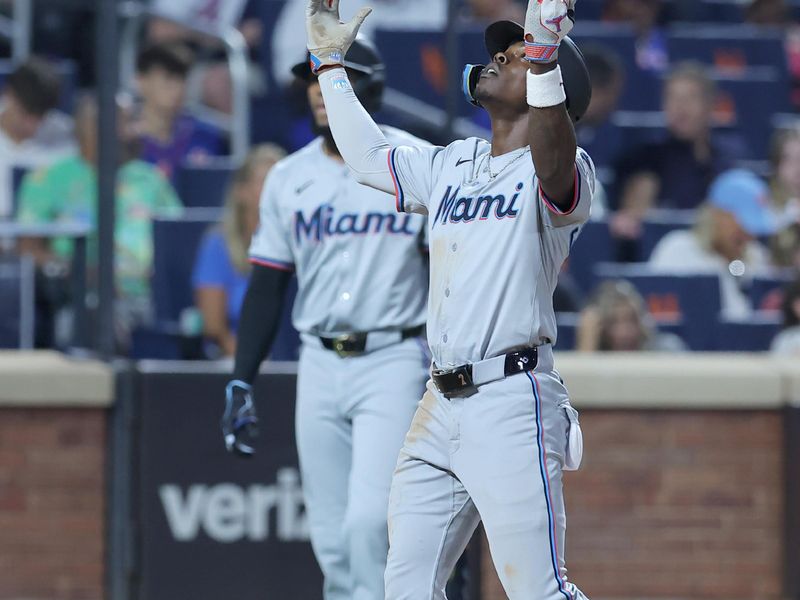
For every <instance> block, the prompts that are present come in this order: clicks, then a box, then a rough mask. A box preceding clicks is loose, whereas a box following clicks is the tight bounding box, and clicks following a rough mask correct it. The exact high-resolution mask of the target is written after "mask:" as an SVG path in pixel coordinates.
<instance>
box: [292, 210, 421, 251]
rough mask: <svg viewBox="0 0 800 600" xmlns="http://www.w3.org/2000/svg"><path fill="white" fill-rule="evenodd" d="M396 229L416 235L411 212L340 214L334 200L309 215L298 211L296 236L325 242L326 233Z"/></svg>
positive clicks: (382, 231)
mask: <svg viewBox="0 0 800 600" xmlns="http://www.w3.org/2000/svg"><path fill="white" fill-rule="evenodd" d="M381 233H394V234H401V235H409V236H415V235H418V233H419V232H418V231H414V228H413V222H412V220H411V217H410V215H400V214H396V213H380V212H367V213H356V212H345V213H341V214H338V215H337V214H336V210H335V209H334V207H333V206H331V205H330V204H322V205H320V206H318V207H317V208H316V209H315V210H313V211H312V212H311V213H310V214H309V215H308V217H306V216H305V214H304V213H303V211H301V210H297V211H295V213H294V238H295V241H296V242H297V243H300V242H302V241H303V240H306V241H308V240H311V241H314V242H321V241H322V240H323V239H324V238H326V237H332V236H339V235H356V234H381Z"/></svg>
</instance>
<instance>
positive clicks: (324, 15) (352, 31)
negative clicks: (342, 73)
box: [306, 0, 372, 73]
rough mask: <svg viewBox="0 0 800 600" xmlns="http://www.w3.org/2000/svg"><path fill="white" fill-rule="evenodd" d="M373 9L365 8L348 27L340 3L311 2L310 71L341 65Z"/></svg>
mask: <svg viewBox="0 0 800 600" xmlns="http://www.w3.org/2000/svg"><path fill="white" fill-rule="evenodd" d="M371 12H372V9H371V8H369V7H367V6H365V7H364V8H362V9H361V10H360V11H358V14H357V15H356V16H355V17H353V19H352V20H351V21H350V22H349V23H342V22H341V21H340V20H339V0H308V3H307V4H306V33H307V35H308V41H307V46H308V51H309V53H310V54H311V70H312V71H314V73H316V72H317V71H319V70H320V69H321V68H323V67H326V66H335V65H341V64H343V62H344V55H345V54H346V53H347V50H348V49H349V48H350V46H351V44H352V43H353V40H354V39H356V35H357V34H358V30H359V28H360V27H361V24H362V23H363V22H364V19H366V18H367V15H369V13H371Z"/></svg>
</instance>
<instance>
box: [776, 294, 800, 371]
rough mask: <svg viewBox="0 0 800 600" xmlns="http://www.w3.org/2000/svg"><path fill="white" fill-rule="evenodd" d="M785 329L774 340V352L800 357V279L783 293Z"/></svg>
mask: <svg viewBox="0 0 800 600" xmlns="http://www.w3.org/2000/svg"><path fill="white" fill-rule="evenodd" d="M782 311H783V330H782V331H781V332H780V333H779V334H778V335H776V336H775V339H774V340H772V346H771V347H770V351H771V352H772V353H773V354H782V355H791V356H798V357H800V279H797V280H795V281H794V283H791V284H789V286H788V287H787V288H786V289H785V290H784V293H783V306H782Z"/></svg>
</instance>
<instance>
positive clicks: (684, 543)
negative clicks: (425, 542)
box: [0, 353, 800, 600]
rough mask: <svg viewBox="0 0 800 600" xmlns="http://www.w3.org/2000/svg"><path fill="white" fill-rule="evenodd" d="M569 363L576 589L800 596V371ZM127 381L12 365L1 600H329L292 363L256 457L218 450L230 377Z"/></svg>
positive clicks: (617, 359) (56, 359)
mask: <svg viewBox="0 0 800 600" xmlns="http://www.w3.org/2000/svg"><path fill="white" fill-rule="evenodd" d="M557 362H558V365H559V369H560V372H561V374H562V376H563V377H564V379H565V381H566V383H567V385H568V386H569V388H570V390H571V392H572V395H573V398H574V404H575V406H576V407H577V408H578V409H579V410H581V423H582V426H583V430H584V436H585V447H586V451H585V455H584V464H583V466H582V468H581V470H580V471H578V472H576V473H568V474H566V476H565V484H566V500H567V510H568V534H567V550H566V551H567V561H568V567H569V570H570V571H569V576H570V578H571V579H572V580H574V581H575V582H576V583H578V584H579V585H581V587H582V588H584V589H585V590H586V591H587V593H589V594H590V596H591V597H592V598H594V599H595V600H597V599H608V600H611V599H617V598H619V599H631V600H632V599H641V598H652V599H664V600H666V599H667V598H669V599H670V600H674V599H677V598H686V599H689V598H708V599H712V598H714V599H716V598H719V599H722V598H725V599H741V600H745V599H752V600H770V599H775V600H777V599H779V598H800V592H798V581H797V577H798V569H797V568H796V567H797V565H798V564H800V560H798V557H799V556H800V555H799V554H798V537H797V526H798V523H797V519H798V508H799V507H800V500H799V499H798V495H797V487H798V483H800V455H798V445H799V443H800V426H799V423H798V421H800V417H799V416H798V415H800V408H798V406H800V365H798V364H796V362H784V363H781V362H775V361H772V360H769V359H768V358H766V357H763V356H749V355H736V356H724V355H700V354H692V355H684V356H663V357H660V356H655V355H630V356H628V355H606V356H587V355H583V356H578V355H569V354H563V355H561V356H559V357H558V358H557ZM117 371H118V372H117V375H116V377H117V379H116V382H117V383H116V390H115V389H114V372H113V371H112V369H111V368H109V367H108V366H106V365H103V364H101V363H94V362H90V361H74V360H69V359H65V358H63V357H61V356H59V355H55V354H52V353H29V354H20V353H8V354H0V382H2V385H0V600H22V599H25V600H45V599H46V600H61V599H64V600H100V599H101V598H111V599H112V600H123V599H137V600H138V599H145V598H146V599H147V600H159V598H162V597H163V598H171V599H174V598H178V597H191V598H193V600H204V599H205V598H208V599H209V600H211V599H214V600H216V599H218V598H220V597H238V598H241V599H242V600H248V599H250V598H252V599H255V598H259V599H262V600H263V599H265V598H267V599H273V598H275V599H280V600H282V599H284V598H286V599H288V598H291V599H294V598H298V599H300V600H304V599H305V598H309V599H316V598H319V597H320V594H319V592H318V590H319V584H320V575H319V571H318V569H317V568H316V565H315V564H314V562H313V557H312V555H311V551H310V546H309V544H308V541H307V527H306V524H305V518H304V513H303V506H302V499H301V496H300V494H301V488H300V485H301V482H300V481H299V477H298V474H297V466H296V453H295V450H294V446H293V443H292V436H293V418H292V412H293V403H294V393H293V386H294V365H293V364H276V365H270V366H268V367H267V368H266V369H265V371H264V373H263V374H262V376H261V379H260V380H259V382H258V386H257V391H258V401H259V409H260V411H261V416H262V434H263V436H262V438H261V444H262V447H261V448H260V449H259V450H260V451H259V456H258V458H257V459H256V460H254V461H235V460H233V459H232V458H230V457H228V456H227V455H226V454H225V452H224V450H223V449H222V446H221V440H220V436H219V431H218V418H219V410H220V407H221V403H222V400H221V398H222V389H223V387H224V384H225V380H226V376H225V373H224V370H222V369H218V370H215V368H214V367H213V365H209V364H207V363H154V362H150V363H142V364H139V365H137V369H136V370H133V371H132V370H130V365H122V366H119V368H118V369H117ZM790 456H793V457H794V458H792V459H790V458H789V457H790ZM474 547H475V548H477V550H478V554H480V555H481V556H480V557H479V558H480V560H481V562H482V564H483V568H482V569H480V573H476V572H474V571H473V573H472V574H471V579H470V580H469V583H470V585H471V586H472V587H479V588H480V589H481V590H482V591H481V593H480V597H481V598H483V599H486V600H490V599H491V600H494V599H500V598H504V595H503V594H502V592H501V591H500V590H499V587H498V584H497V581H496V577H495V576H494V573H493V567H492V565H491V563H490V559H489V556H488V553H487V552H486V551H485V548H484V549H483V551H482V552H481V551H480V550H481V544H475V546H474ZM474 556H477V555H474ZM473 564H475V563H474V562H473ZM470 585H467V586H465V587H466V588H470ZM221 590H225V592H224V593H223V592H222V591H221ZM221 594H223V595H221ZM476 595H477V594H476Z"/></svg>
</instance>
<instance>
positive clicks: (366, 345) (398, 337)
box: [319, 325, 425, 357]
mask: <svg viewBox="0 0 800 600" xmlns="http://www.w3.org/2000/svg"><path fill="white" fill-rule="evenodd" d="M424 332H425V326H424V325H418V326H417V327H410V328H408V329H398V330H397V331H376V332H359V333H345V334H342V335H338V336H336V337H323V336H320V338H319V339H320V342H322V346H323V347H324V348H326V349H327V350H333V351H334V352H336V354H338V355H339V356H342V357H345V356H356V355H358V354H364V353H365V352H367V351H369V350H375V349H377V348H370V345H371V344H370V342H371V340H372V339H373V338H377V337H378V336H380V338H382V340H381V341H382V342H384V343H381V344H380V345H379V347H385V346H388V345H390V344H391V343H398V342H401V341H403V340H407V339H408V338H412V337H419V336H421V335H422V334H423V333H424ZM386 342H389V343H386Z"/></svg>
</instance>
